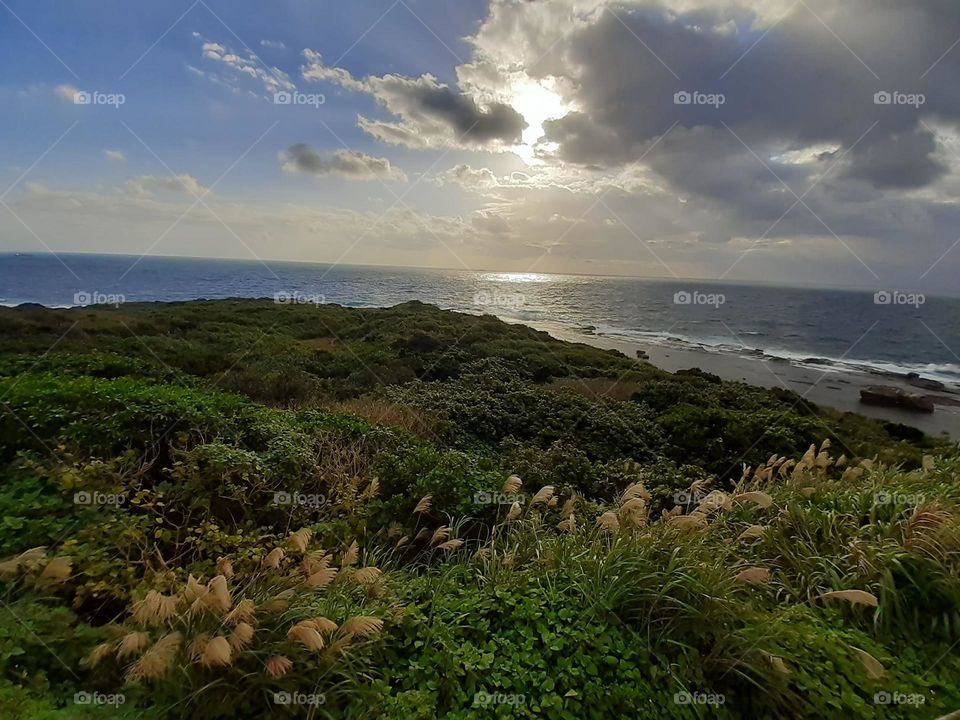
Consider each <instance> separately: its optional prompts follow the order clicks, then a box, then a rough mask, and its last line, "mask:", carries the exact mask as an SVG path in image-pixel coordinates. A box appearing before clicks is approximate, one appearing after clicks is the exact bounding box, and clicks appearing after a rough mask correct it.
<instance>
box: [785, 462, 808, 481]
mask: <svg viewBox="0 0 960 720" xmlns="http://www.w3.org/2000/svg"><path fill="white" fill-rule="evenodd" d="M809 467H810V466H809V465H807V464H806V463H805V462H798V463H797V464H796V465H794V466H793V472H792V473H791V474H790V482H796V481H798V480H800V479H801V478H802V477H803V476H804V474H805V473H806V472H807V469H808V468H809Z"/></svg>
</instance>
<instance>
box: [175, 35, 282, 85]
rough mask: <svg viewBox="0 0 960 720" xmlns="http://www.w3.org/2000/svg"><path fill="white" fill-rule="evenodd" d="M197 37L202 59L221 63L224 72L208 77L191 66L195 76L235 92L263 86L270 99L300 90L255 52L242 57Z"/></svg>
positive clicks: (207, 74)
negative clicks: (245, 87) (249, 86)
mask: <svg viewBox="0 0 960 720" xmlns="http://www.w3.org/2000/svg"><path fill="white" fill-rule="evenodd" d="M193 37H194V38H195V39H198V40H200V41H201V43H202V44H201V47H200V52H201V55H202V57H203V58H204V59H205V60H209V61H213V62H215V63H219V65H220V66H221V69H222V71H221V72H219V73H206V72H204V71H203V70H200V69H198V68H194V67H193V66H190V65H188V66H187V67H188V68H189V69H190V70H191V71H192V72H194V73H195V74H197V75H199V76H201V77H206V78H208V79H210V80H213V81H215V82H218V83H219V84H222V85H226V86H227V87H228V88H230V89H231V90H232V91H234V92H240V91H241V90H242V86H243V84H248V83H251V82H252V83H254V84H255V85H259V86H260V87H261V88H262V89H263V90H264V91H266V93H268V95H269V96H272V95H273V94H274V93H277V92H280V91H286V92H292V91H293V90H296V85H294V83H293V82H291V80H290V76H289V75H287V74H286V73H285V72H283V71H282V70H280V69H279V68H276V67H271V66H269V65H267V64H266V63H264V62H263V61H262V60H261V59H260V57H259V56H258V55H257V54H256V53H254V52H253V51H252V50H245V51H244V52H243V53H242V54H240V53H237V52H234V51H233V50H231V49H230V48H229V47H228V46H226V45H223V44H221V43H218V42H213V41H211V40H207V39H205V38H203V37H202V36H201V35H200V34H199V33H193Z"/></svg>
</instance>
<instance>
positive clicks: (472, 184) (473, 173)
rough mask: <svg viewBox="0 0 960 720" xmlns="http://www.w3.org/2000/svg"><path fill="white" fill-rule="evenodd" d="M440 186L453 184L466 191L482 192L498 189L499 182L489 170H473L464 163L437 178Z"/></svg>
mask: <svg viewBox="0 0 960 720" xmlns="http://www.w3.org/2000/svg"><path fill="white" fill-rule="evenodd" d="M437 181H438V182H439V183H440V184H446V183H455V184H457V185H460V186H461V187H463V188H465V189H467V190H473V191H483V190H490V189H491V188H495V187H498V186H499V185H500V181H499V180H498V179H497V176H496V175H495V174H494V172H493V171H492V170H490V168H473V167H471V166H470V165H467V164H466V163H461V164H459V165H455V166H454V167H452V168H450V169H449V170H447V171H445V172H443V173H441V174H440V175H439V176H438V177H437Z"/></svg>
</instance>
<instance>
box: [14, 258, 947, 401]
mask: <svg viewBox="0 0 960 720" xmlns="http://www.w3.org/2000/svg"><path fill="white" fill-rule="evenodd" d="M227 297H245V298H261V297H266V298H274V299H275V300H276V301H277V302H302V303H338V304H341V305H346V306H351V307H385V306H390V305H395V304H397V303H402V302H405V301H408V300H421V301H423V302H427V303H432V304H435V305H438V306H440V307H442V308H447V309H451V310H457V311H461V312H468V313H489V314H492V315H496V316H498V317H500V318H502V319H504V320H506V321H508V322H522V323H526V324H528V325H532V326H534V327H537V328H540V329H545V330H548V331H550V330H554V331H556V332H557V334H563V335H565V336H567V337H569V336H570V335H574V336H577V337H582V338H583V339H584V341H587V342H589V341H590V338H591V337H600V338H609V339H612V340H617V341H628V342H631V341H632V342H637V343H642V344H657V345H667V346H676V347H690V348H698V349H706V350H710V351H716V352H735V353H749V354H752V355H757V356H764V355H765V356H770V357H779V358H785V359H789V360H794V361H803V360H811V359H814V358H816V359H817V362H818V363H820V364H822V365H827V366H829V365H832V366H834V367H836V368H837V369H838V370H842V369H851V370H865V371H869V372H884V373H886V372H891V373H900V374H902V373H908V372H916V373H919V374H920V375H923V376H924V377H928V378H932V379H936V380H940V381H943V382H946V383H950V384H954V385H955V384H960V357H958V353H960V299H958V298H949V297H936V296H923V295H916V294H909V293H906V292H899V291H898V290H897V288H888V289H886V290H883V291H880V292H877V293H875V292H872V291H871V292H868V291H863V290H838V289H826V288H821V287H775V286H770V285H762V284H742V283H741V284H735V283H720V282H709V281H703V280H669V281H667V280H651V279H633V278H619V277H591V276H579V275H547V274H538V273H501V272H471V271H461V270H433V269H409V268H383V267H357V266H346V265H336V266H331V265H323V264H307V263H288V262H273V261H271V262H269V263H266V264H264V263H261V262H258V261H239V260H209V259H195V258H165V257H146V258H142V259H138V258H136V257H132V256H130V257H128V256H119V255H80V254H66V255H60V259H57V257H55V256H53V255H51V254H41V253H35V254H34V253H21V254H3V255H0V304H4V305H18V304H21V303H39V304H42V305H47V306H51V307H67V306H75V305H85V304H91V303H99V304H117V303H122V302H143V301H158V300H192V299H197V298H208V299H212V298H227Z"/></svg>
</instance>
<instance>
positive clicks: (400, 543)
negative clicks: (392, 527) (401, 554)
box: [394, 535, 410, 548]
mask: <svg viewBox="0 0 960 720" xmlns="http://www.w3.org/2000/svg"><path fill="white" fill-rule="evenodd" d="M409 542H410V536H409V535H404V536H403V537H402V538H400V539H399V540H397V544H396V545H394V547H398V548H400V547H403V546H404V545H406V544H407V543H409Z"/></svg>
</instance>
